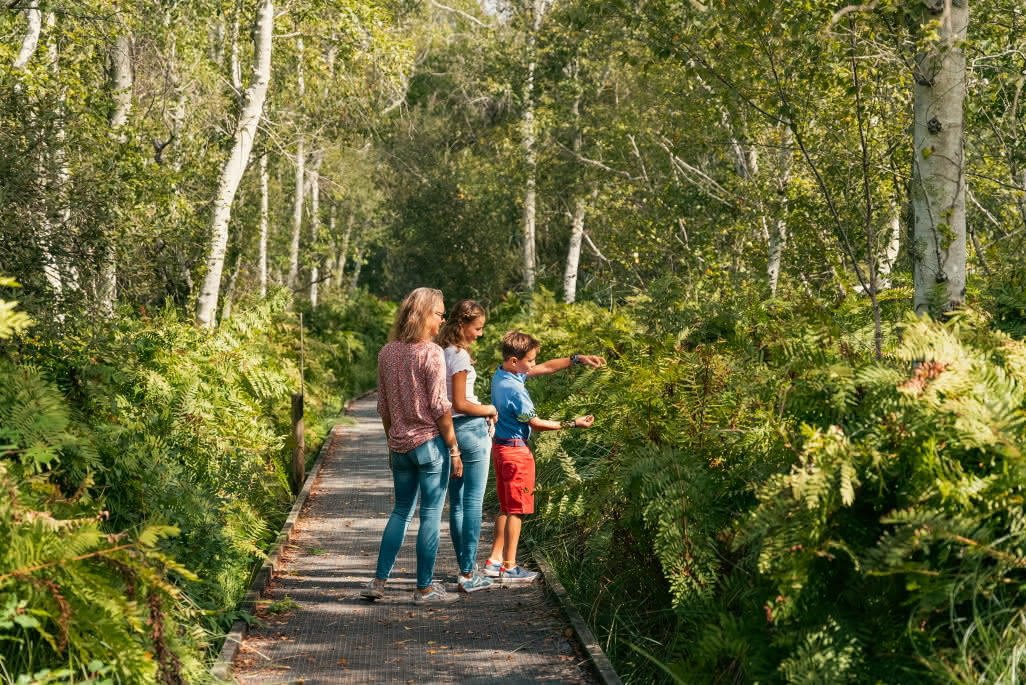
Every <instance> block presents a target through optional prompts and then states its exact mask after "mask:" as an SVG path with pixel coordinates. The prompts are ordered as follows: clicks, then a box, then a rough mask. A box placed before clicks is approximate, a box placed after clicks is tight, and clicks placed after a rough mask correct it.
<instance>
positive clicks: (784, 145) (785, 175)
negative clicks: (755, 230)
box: [766, 124, 794, 297]
mask: <svg viewBox="0 0 1026 685" xmlns="http://www.w3.org/2000/svg"><path fill="white" fill-rule="evenodd" d="M792 135H793V134H792V133H791V128H790V126H787V125H786V124H784V125H783V130H782V131H781V134H780V165H779V176H778V183H777V193H778V194H779V195H780V202H779V205H778V207H777V212H778V214H777V220H776V221H775V222H773V230H772V231H770V232H769V234H770V235H769V248H768V251H767V258H766V276H767V278H768V280H769V287H770V297H776V296H777V283H778V282H779V280H780V264H781V262H782V261H783V257H784V248H785V247H787V188H788V186H789V185H790V184H791V169H792V167H793V160H794V150H793V149H792V144H793V143H792Z"/></svg>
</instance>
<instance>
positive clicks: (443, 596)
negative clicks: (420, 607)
mask: <svg viewBox="0 0 1026 685" xmlns="http://www.w3.org/2000/svg"><path fill="white" fill-rule="evenodd" d="M457 600H459V595H457V594H456V593H454V592H446V591H445V586H444V585H442V584H441V583H438V582H434V583H431V587H429V588H428V591H427V592H418V591H414V593H413V603H414V604H448V603H450V602H455V601H457Z"/></svg>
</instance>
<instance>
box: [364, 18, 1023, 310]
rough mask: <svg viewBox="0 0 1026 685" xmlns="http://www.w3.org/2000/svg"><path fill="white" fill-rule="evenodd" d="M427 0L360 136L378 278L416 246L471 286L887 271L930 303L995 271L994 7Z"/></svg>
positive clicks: (1019, 115) (740, 283)
mask: <svg viewBox="0 0 1026 685" xmlns="http://www.w3.org/2000/svg"><path fill="white" fill-rule="evenodd" d="M446 7H447V10H442V9H439V7H438V6H437V4H428V5H425V6H424V10H423V11H424V12H425V14H424V15H423V18H422V19H421V20H419V21H420V23H419V25H420V26H421V27H423V26H424V25H428V26H433V27H434V30H433V31H427V32H425V31H423V28H422V29H421V33H420V34H419V37H417V38H415V42H416V44H417V55H418V56H417V60H416V61H415V65H414V67H413V70H412V72H411V74H410V75H408V76H405V77H404V83H406V84H407V88H406V96H405V99H404V101H403V103H402V105H401V106H399V107H398V108H397V111H398V112H399V113H400V114H399V116H397V117H396V119H395V120H394V122H392V123H391V125H390V129H388V130H389V132H390V136H385V137H383V142H382V144H383V145H384V146H386V148H387V149H388V150H389V152H388V154H387V159H388V161H389V166H390V169H389V173H390V174H394V176H395V177H396V178H398V179H401V182H400V183H399V184H398V185H396V186H394V188H393V190H392V191H391V193H390V195H389V197H390V205H391V206H392V208H393V209H394V211H395V215H394V216H395V221H394V222H393V223H391V229H390V230H391V231H392V235H393V236H395V238H396V239H397V240H401V241H402V242H403V244H404V245H410V244H411V243H413V244H414V246H413V247H411V248H409V249H403V250H398V251H396V250H393V251H392V252H390V253H389V254H388V255H387V256H383V257H382V262H383V267H384V268H383V269H381V270H380V277H381V278H382V279H383V285H382V287H383V288H384V289H386V290H387V291H389V292H392V293H399V292H401V291H403V290H404V289H407V288H408V287H409V286H410V285H412V284H413V282H414V281H415V280H416V276H417V275H419V274H421V273H423V272H422V271H420V270H419V268H420V267H419V265H421V264H422V263H424V262H426V261H427V262H431V263H432V264H433V265H434V266H429V267H428V268H429V269H430V270H431V271H429V273H430V274H431V275H432V276H434V275H435V271H434V270H435V269H437V277H438V279H440V281H441V283H440V284H441V285H442V286H443V287H444V286H446V285H450V286H451V287H452V288H469V289H471V290H472V291H473V292H478V293H491V294H493V295H494V294H496V293H501V292H504V291H505V290H507V289H511V288H512V289H518V288H531V287H532V286H533V285H534V284H536V283H538V284H542V285H544V286H546V287H547V288H549V289H550V290H552V291H554V292H557V293H561V294H562V296H563V297H564V299H566V300H567V301H574V300H575V299H577V298H578V297H581V296H585V297H589V298H597V299H601V300H603V301H605V302H607V303H608V302H610V301H616V300H617V299H618V298H622V297H625V296H629V295H631V294H635V293H638V292H645V291H646V290H648V289H649V288H650V287H651V285H652V283H653V282H655V281H658V280H659V279H663V278H671V279H678V280H681V281H684V282H686V283H692V284H694V283H698V282H700V281H703V280H709V279H711V280H712V281H713V282H717V283H720V284H722V285H723V287H724V288H736V289H744V290H746V291H755V292H760V293H762V296H763V297H764V298H767V299H768V298H774V297H776V298H788V297H807V296H811V297H815V298H818V297H827V298H834V297H844V296H846V295H852V296H858V297H868V298H870V299H872V300H873V301H874V302H875V301H876V299H877V298H879V297H881V296H884V294H885V293H887V292H888V291H889V290H891V289H892V288H894V287H895V286H903V287H907V288H911V289H913V290H914V295H913V296H912V298H913V300H914V302H913V307H914V308H915V309H916V310H917V311H918V312H920V313H923V312H927V311H929V312H933V313H938V312H940V311H943V310H946V309H950V308H952V307H955V306H957V305H958V304H959V303H961V302H964V301H965V299H966V291H967V287H968V288H969V289H970V290H971V288H972V283H973V279H974V277H980V279H981V280H978V281H976V283H977V284H982V283H984V282H985V280H986V279H987V278H989V276H990V275H992V274H994V273H1004V272H1007V270H1009V269H1012V268H1014V265H1016V264H1017V263H1018V259H1019V254H1020V253H1021V246H1022V241H1023V239H1024V236H1026V220H1024V218H1023V217H1024V216H1026V214H1024V212H1023V210H1022V207H1023V202H1024V199H1023V198H1024V194H1026V179H1024V178H1023V173H1024V172H1023V168H1022V167H1023V162H1022V159H1023V155H1024V154H1026V148H1024V138H1023V135H1024V118H1023V105H1022V90H1023V83H1024V82H1023V68H1024V63H1023V59H1022V54H1023V47H1024V44H1023V38H1022V35H1023V32H1022V30H1021V29H1022V26H1023V22H1024V21H1026V14H1024V10H1023V8H1022V6H1021V4H1019V3H1014V2H1006V1H1005V0H996V1H995V2H990V3H985V4H984V3H981V4H980V5H978V6H976V5H973V4H972V3H967V2H965V1H964V0H956V1H954V2H951V1H942V0H937V1H936V2H933V1H922V0H901V1H899V0H884V1H881V2H872V3H866V4H851V5H848V4H845V3H832V2H822V1H812V0H806V1H802V2H792V3H773V2H751V3H729V2H722V1H720V0H715V1H713V2H692V1H685V0H654V1H652V2H643V3H595V2H583V1H580V2H579V1H576V0H563V1H560V2H551V3H548V2H535V1H534V0H529V1H528V0H524V1H523V2H510V3H506V4H504V5H502V6H501V8H500V9H499V10H494V7H493V6H491V5H488V6H486V7H485V9H484V10H482V9H481V8H479V7H478V6H476V5H475V4H474V3H473V2H466V3H463V4H460V3H455V4H454V5H453V6H452V7H449V6H446ZM386 187H387V186H386ZM439 231H444V232H445V233H446V235H448V236H450V239H449V240H447V241H443V242H437V241H425V240H424V238H425V237H426V236H430V235H437V234H438V232H439ZM482 251H487V254H482ZM467 262H470V263H472V264H477V265H479V266H480V267H481V268H479V269H477V272H478V274H479V275H478V276H476V277H475V278H472V279H471V280H469V281H468V280H467V277H466V274H468V273H473V272H474V268H473V267H468V266H466V263H467ZM967 283H968V284H969V286H967ZM899 292H901V291H900V290H899Z"/></svg>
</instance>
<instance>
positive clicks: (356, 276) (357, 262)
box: [349, 248, 363, 290]
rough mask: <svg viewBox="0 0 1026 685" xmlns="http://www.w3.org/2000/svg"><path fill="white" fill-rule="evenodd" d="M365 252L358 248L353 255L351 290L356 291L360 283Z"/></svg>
mask: <svg viewBox="0 0 1026 685" xmlns="http://www.w3.org/2000/svg"><path fill="white" fill-rule="evenodd" d="M362 254H363V250H361V249H360V248H356V251H355V252H354V253H353V265H354V267H353V278H352V280H350V281H349V289H350V290H356V286H357V284H359V282H360V270H361V269H362V268H363V256H362Z"/></svg>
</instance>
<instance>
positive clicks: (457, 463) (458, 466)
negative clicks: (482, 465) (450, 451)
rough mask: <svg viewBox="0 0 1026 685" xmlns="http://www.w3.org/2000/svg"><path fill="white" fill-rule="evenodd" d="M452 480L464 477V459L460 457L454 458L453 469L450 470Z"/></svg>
mask: <svg viewBox="0 0 1026 685" xmlns="http://www.w3.org/2000/svg"><path fill="white" fill-rule="evenodd" d="M450 474H451V476H450V477H451V478H453V479H456V478H462V477H463V459H461V458H460V455H458V454H457V455H455V456H454V457H453V458H452V469H451V470H450Z"/></svg>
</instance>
